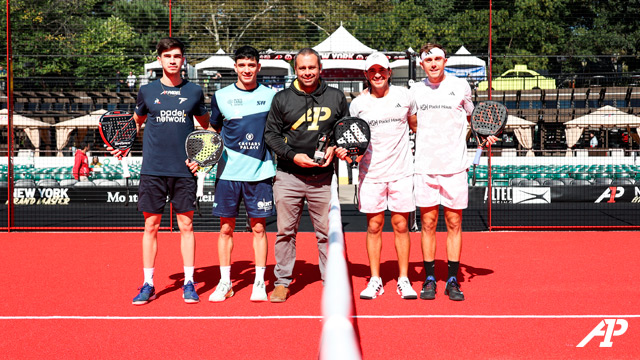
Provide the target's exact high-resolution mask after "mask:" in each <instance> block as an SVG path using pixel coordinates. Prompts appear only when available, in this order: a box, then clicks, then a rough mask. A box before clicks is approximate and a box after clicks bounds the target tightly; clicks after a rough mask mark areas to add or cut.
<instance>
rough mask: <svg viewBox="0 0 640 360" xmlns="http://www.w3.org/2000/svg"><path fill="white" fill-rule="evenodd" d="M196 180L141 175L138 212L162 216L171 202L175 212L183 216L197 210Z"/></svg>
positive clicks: (193, 178) (191, 178) (192, 178)
mask: <svg viewBox="0 0 640 360" xmlns="http://www.w3.org/2000/svg"><path fill="white" fill-rule="evenodd" d="M196 186H197V184H196V178H195V177H193V176H192V177H173V176H155V175H140V187H139V189H138V211H144V212H147V213H151V214H162V213H163V212H164V206H165V204H166V203H167V196H168V197H169V201H171V204H173V210H174V211H175V212H177V213H178V214H183V213H186V212H189V211H194V210H195V209H196V206H195V202H196Z"/></svg>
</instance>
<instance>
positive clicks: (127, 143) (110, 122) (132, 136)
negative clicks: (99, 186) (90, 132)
mask: <svg viewBox="0 0 640 360" xmlns="http://www.w3.org/2000/svg"><path fill="white" fill-rule="evenodd" d="M137 135H138V130H137V128H136V122H135V120H133V114H131V113H129V112H127V111H120V110H115V111H107V112H106V113H104V114H103V115H102V116H101V117H100V136H102V141H104V143H105V144H107V146H110V147H112V148H114V149H118V150H120V151H122V158H120V164H121V165H122V175H123V176H124V178H125V184H126V186H127V196H126V198H125V200H124V206H129V178H130V177H131V174H129V163H128V162H127V156H128V155H129V151H130V150H131V146H132V145H133V142H134V141H135V140H136V136H137Z"/></svg>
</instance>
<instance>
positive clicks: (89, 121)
mask: <svg viewBox="0 0 640 360" xmlns="http://www.w3.org/2000/svg"><path fill="white" fill-rule="evenodd" d="M2 5H3V6H2V22H1V23H0V26H2V28H3V29H5V30H4V31H2V32H0V37H1V38H0V41H2V42H3V43H6V44H7V46H6V49H5V50H3V51H4V53H3V55H2V57H3V58H6V62H5V63H4V64H1V65H4V66H3V67H2V68H0V111H2V112H1V113H0V121H4V122H0V155H1V156H2V158H1V159H2V160H0V188H1V189H5V188H6V191H4V190H0V194H2V196H4V197H3V199H1V200H0V201H3V203H5V205H4V206H3V207H2V208H0V227H2V228H6V229H32V228H37V229H56V228H60V229H66V228H74V229H81V228H85V229H118V228H121V229H133V228H141V226H142V222H141V221H139V216H137V215H134V214H136V212H135V202H133V203H132V205H130V206H129V207H128V208H124V207H123V206H121V205H122V204H121V203H120V200H121V199H122V196H123V195H122V193H123V187H122V185H121V183H122V181H121V180H122V179H121V178H120V177H121V175H119V172H118V169H119V168H118V166H117V165H116V164H115V163H109V161H110V159H109V156H108V154H107V153H106V152H105V151H104V147H103V146H102V142H101V140H100V137H99V134H98V132H97V125H96V123H97V118H99V115H100V114H101V113H102V112H104V111H106V110H113V109H121V110H129V111H131V110H132V109H133V108H134V107H135V101H136V95H137V90H138V89H139V87H140V86H142V85H144V84H145V83H148V82H149V81H154V80H155V79H157V78H159V77H160V76H161V75H162V74H161V69H160V67H159V65H158V63H157V62H156V58H155V56H154V49H155V44H156V42H157V40H158V39H159V38H161V37H164V36H168V35H172V36H176V37H179V38H181V39H182V40H184V41H185V42H186V44H187V60H188V62H187V65H186V66H185V68H184V76H185V77H186V78H188V79H189V80H190V81H193V82H195V83H197V84H198V85H200V86H201V87H202V88H203V89H204V91H205V94H206V102H207V105H209V103H210V99H211V96H212V95H213V93H215V91H216V90H218V89H220V88H222V87H224V86H227V85H229V84H232V83H233V82H234V81H235V73H234V71H233V66H232V64H233V60H232V59H231V58H230V55H231V54H232V53H233V51H234V50H235V49H237V48H238V47H239V46H242V45H246V44H249V45H253V46H255V47H256V48H258V49H259V50H260V51H261V57H262V59H261V62H262V64H263V65H262V66H263V70H262V73H261V77H260V81H261V82H262V83H264V84H266V85H268V86H271V87H272V88H273V89H274V90H275V91H279V90H281V89H283V88H284V87H286V86H288V85H289V84H290V83H291V81H292V79H293V78H294V76H295V75H294V70H293V68H292V63H291V58H292V54H294V53H295V52H296V50H297V49H300V48H303V47H314V48H316V49H317V50H319V51H320V52H321V54H322V57H323V66H324V69H323V72H322V77H323V78H324V79H325V80H326V81H327V82H328V83H329V85H330V86H333V87H336V88H339V89H341V90H342V91H344V93H345V95H346V96H347V98H348V99H352V98H354V97H355V96H357V95H358V94H359V93H360V92H361V91H362V90H363V89H364V87H365V86H366V85H365V82H364V77H363V76H362V66H363V65H362V64H363V61H364V60H363V59H364V57H366V55H367V54H368V53H370V52H371V51H373V50H374V49H376V50H380V51H384V52H385V53H387V54H388V55H389V57H390V59H391V67H392V69H393V78H392V81H393V83H394V84H396V85H404V86H409V84H410V83H411V82H413V81H419V80H420V79H421V78H422V77H424V76H425V75H424V71H422V69H421V68H420V66H419V65H416V63H415V58H414V57H415V53H416V51H417V50H418V49H419V48H420V47H421V46H422V45H423V44H424V43H426V42H437V43H440V44H442V45H444V46H445V48H446V49H447V50H448V56H449V60H448V67H447V73H448V76H459V77H463V78H465V79H467V81H468V82H469V84H470V85H471V87H472V89H473V92H474V101H476V102H477V101H483V100H488V99H493V100H497V101H500V102H503V103H504V104H505V105H506V106H507V107H508V109H509V113H510V115H512V116H513V117H514V118H517V119H514V120H513V122H512V125H511V126H508V127H507V130H506V131H505V133H504V134H503V135H502V138H501V141H500V142H499V143H497V144H496V145H495V146H494V147H493V149H492V154H491V155H492V156H491V157H490V158H489V159H491V161H492V162H493V163H492V164H491V165H489V163H486V164H485V165H484V166H485V167H484V168H482V167H481V168H480V172H481V173H482V174H486V179H481V181H479V184H476V185H474V186H471V188H470V190H471V194H472V196H471V199H472V200H471V202H472V204H470V207H471V208H472V209H475V210H470V211H468V212H467V213H469V214H475V215H477V216H476V218H477V224H479V225H478V228H481V229H494V228H497V227H509V226H538V227H545V226H554V227H564V226H568V227H570V226H584V227H589V226H598V227H605V226H616V227H618V226H632V227H637V226H639V221H638V220H635V219H633V218H632V217H628V216H626V215H624V214H626V213H631V212H633V211H635V210H637V206H638V205H637V204H638V198H640V194H639V193H638V187H639V186H638V181H640V175H639V174H640V171H639V169H638V168H637V166H638V163H637V161H636V158H637V153H638V149H639V148H638V144H640V138H638V130H637V128H638V122H637V119H640V118H639V117H636V115H637V114H638V113H640V61H639V60H638V56H637V51H636V50H635V49H636V48H640V44H638V43H637V41H638V40H637V39H638V37H637V36H635V35H634V34H636V33H637V31H638V30H639V29H640V26H639V21H640V20H638V19H640V17H638V16H634V14H636V12H637V9H636V8H634V7H633V6H632V4H631V3H629V4H626V5H625V4H621V6H620V7H619V8H616V9H612V8H610V7H607V6H606V4H604V3H603V2H572V1H570V2H510V1H489V0H480V1H471V0H467V1H420V0H411V1H395V0H393V1H392V0H388V1H374V0H364V1H358V2H348V1H347V2H345V1H323V2H319V1H309V0H302V1H273V0H267V1H264V0H260V1H258V0H244V1H235V2H222V1H196V0H182V1H178V0H176V1H171V0H144V1H143V0H107V1H98V0H87V1H81V2H77V1H53V0H33V1H17V0H14V1H7V0H5V1H3V2H2ZM594 40H598V41H594ZM9 121H11V125H12V126H7V125H8V124H9ZM592 136H593V137H595V138H596V139H597V140H598V144H597V145H596V147H594V148H592V147H591V145H590V141H591V137H592ZM83 142H88V143H91V144H93V148H92V149H91V155H90V157H93V156H97V157H98V160H99V162H101V163H102V167H101V169H99V168H95V169H94V170H95V171H94V172H93V175H92V179H91V183H92V184H93V186H91V185H89V186H88V187H86V188H84V187H80V186H77V185H75V184H74V183H73V179H71V177H72V175H71V173H70V167H71V166H72V165H73V155H74V152H75V150H76V147H78V146H79V145H80V144H81V143H83ZM468 145H469V146H470V147H471V148H473V147H474V146H475V144H474V142H473V137H469V143H468ZM142 146H143V144H142V141H139V142H137V143H136V145H135V146H134V148H133V151H132V155H133V156H134V158H135V159H137V160H134V163H135V161H137V162H138V166H139V162H140V161H141V160H140V158H139V157H140V156H141V149H142ZM531 155H535V156H531ZM569 155H572V156H569ZM527 167H528V168H527ZM98 170H100V171H98ZM134 170H135V168H134ZM515 170H518V171H515ZM522 174H527V175H526V178H527V180H531V181H530V182H528V183H526V184H527V186H526V187H536V188H538V190H537V191H542V190H539V189H540V188H547V187H548V188H549V189H550V190H549V194H551V195H549V196H551V197H550V198H549V199H550V201H551V203H552V205H549V204H547V205H544V204H535V205H534V204H527V205H526V206H525V205H523V204H512V203H509V202H508V201H507V202H505V201H503V200H501V199H502V198H501V197H500V196H503V195H504V196H507V197H510V199H511V200H509V201H513V198H514V197H516V198H517V196H516V195H515V193H514V191H515V192H516V193H520V190H519V189H520V188H522V187H523V186H521V185H520V184H516V183H515V180H514V179H517V178H518V177H516V175H518V176H520V175H522ZM567 179H570V180H567ZM603 179H604V180H603ZM607 179H609V180H611V182H610V183H607V182H608V181H609V180H607ZM134 180H135V179H134ZM212 180H213V179H210V183H209V187H208V190H207V191H209V192H211V196H213V195H214V194H213V187H212V185H213V183H212V182H211V181H212ZM505 180H509V181H505ZM512 180H513V181H512ZM547 180H557V181H559V182H562V183H563V185H560V184H559V183H558V182H557V181H553V182H550V181H547ZM573 180H575V182H572V181H573ZM584 181H587V182H588V184H587V183H584ZM536 183H537V185H536ZM578 184H580V185H578ZM490 187H491V189H489V188H490ZM607 191H608V193H607ZM483 192H484V193H483ZM131 193H132V195H131V196H133V198H132V199H135V194H136V186H135V183H134V185H133V186H132V189H131ZM481 193H483V194H485V195H486V196H485V195H482V196H480V194H481ZM489 193H491V194H492V199H493V196H496V197H497V198H496V199H495V200H492V201H487V199H488V195H487V194H489ZM596 193H598V194H596ZM612 193H613V195H611V194H612ZM505 194H507V195H505ZM569 194H572V195H569ZM602 194H605V197H606V194H609V196H610V198H609V199H608V200H607V202H603V199H604V198H603V199H600V198H601V195H602ZM9 195H11V196H9ZM596 195H597V196H596ZM476 196H478V198H477V199H476V200H473V199H475V197H476ZM518 196H519V195H518ZM540 196H541V198H545V196H546V195H540ZM611 196H612V197H611ZM11 197H13V199H14V201H13V204H8V203H7V199H8V198H11ZM545 199H546V198H545ZM612 199H613V201H611V202H609V200H612ZM209 200H211V199H209ZM205 202H207V201H205ZM556 203H558V205H557V209H556ZM490 205H491V206H490ZM516 205H517V210H511V209H512V208H511V206H516ZM523 206H524V207H523ZM609 208H611V209H613V208H616V210H615V211H614V213H609V212H607V211H608V210H609ZM513 209H516V208H513ZM168 211H170V210H168ZM105 214H108V215H105ZM515 214H519V215H515ZM578 214H581V215H578ZM602 214H606V215H602ZM169 215H170V214H169ZM209 218H210V216H209ZM216 226H217V225H216V221H215V220H212V219H207V220H202V221H200V220H197V221H196V228H197V229H204V230H216V229H217V228H216ZM163 228H164V229H170V228H173V224H172V222H171V216H165V222H164V223H163Z"/></svg>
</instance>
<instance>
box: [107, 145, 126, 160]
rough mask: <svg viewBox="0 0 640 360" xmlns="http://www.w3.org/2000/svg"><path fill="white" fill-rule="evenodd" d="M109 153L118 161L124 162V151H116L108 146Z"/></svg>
mask: <svg viewBox="0 0 640 360" xmlns="http://www.w3.org/2000/svg"><path fill="white" fill-rule="evenodd" d="M107 151H109V152H110V153H111V155H113V156H115V157H116V158H117V159H118V160H122V155H123V154H122V150H120V149H114V148H112V147H111V146H107Z"/></svg>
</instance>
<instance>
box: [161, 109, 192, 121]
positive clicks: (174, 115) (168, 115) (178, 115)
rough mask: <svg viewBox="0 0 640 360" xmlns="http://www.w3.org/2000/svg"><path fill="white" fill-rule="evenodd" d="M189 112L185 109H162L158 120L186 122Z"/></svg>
mask: <svg viewBox="0 0 640 360" xmlns="http://www.w3.org/2000/svg"><path fill="white" fill-rule="evenodd" d="M186 116H187V114H186V113H185V112H184V110H160V116H159V117H158V118H157V119H156V120H157V121H158V122H173V123H186V122H187V121H186V119H185V118H186Z"/></svg>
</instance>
